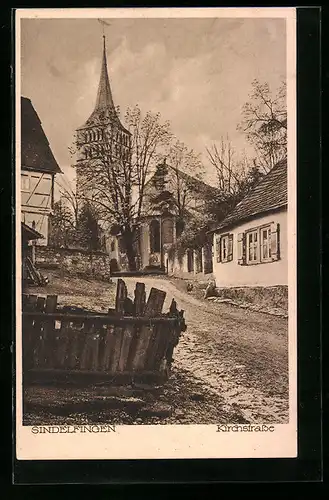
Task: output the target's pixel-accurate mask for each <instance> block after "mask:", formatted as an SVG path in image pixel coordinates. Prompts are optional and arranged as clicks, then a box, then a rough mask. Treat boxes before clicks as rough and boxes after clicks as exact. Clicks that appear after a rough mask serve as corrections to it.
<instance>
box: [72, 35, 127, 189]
mask: <svg viewBox="0 0 329 500" xmlns="http://www.w3.org/2000/svg"><path fill="white" fill-rule="evenodd" d="M76 136H77V150H78V151H77V165H76V168H77V190H79V189H80V188H81V185H82V184H83V182H82V178H83V165H84V163H85V162H87V161H88V162H89V161H90V160H92V161H93V160H96V161H97V160H99V161H101V160H102V158H106V161H110V162H113V163H115V162H118V163H119V162H120V163H121V162H129V161H131V133H130V132H129V131H128V130H127V129H126V128H125V127H124V126H123V125H122V123H121V122H120V119H119V116H118V113H117V111H116V109H115V106H114V102H113V97H112V91H111V86H110V80H109V75H108V69H107V60H106V45H105V36H103V57H102V66H101V74H100V79H99V85H98V92H97V97H96V103H95V108H94V110H93V112H92V113H91V115H90V117H89V118H88V120H87V121H86V122H85V124H84V125H82V126H81V127H79V128H78V129H77V130H76Z"/></svg>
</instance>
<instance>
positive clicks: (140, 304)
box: [134, 283, 146, 316]
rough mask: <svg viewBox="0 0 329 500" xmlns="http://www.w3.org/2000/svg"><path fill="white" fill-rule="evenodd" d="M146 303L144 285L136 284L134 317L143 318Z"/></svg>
mask: <svg viewBox="0 0 329 500" xmlns="http://www.w3.org/2000/svg"><path fill="white" fill-rule="evenodd" d="M145 303H146V292H145V283H136V287H135V299H134V309H135V316H143V314H144V309H145Z"/></svg>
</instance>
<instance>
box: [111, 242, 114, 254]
mask: <svg viewBox="0 0 329 500" xmlns="http://www.w3.org/2000/svg"><path fill="white" fill-rule="evenodd" d="M114 250H115V241H114V240H112V241H111V252H114Z"/></svg>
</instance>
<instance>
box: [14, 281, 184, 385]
mask: <svg viewBox="0 0 329 500" xmlns="http://www.w3.org/2000/svg"><path fill="white" fill-rule="evenodd" d="M134 294H135V297H134V300H132V299H130V298H129V297H128V295H127V287H126V284H125V282H124V281H123V280H121V279H119V280H118V284H117V293H116V304H115V308H114V309H109V310H108V313H107V314H95V313H91V312H86V311H84V310H80V309H77V308H73V307H72V308H68V307H66V308H65V307H64V308H62V309H59V308H58V307H57V296H56V295H48V296H47V297H38V296H36V295H23V304H22V307H23V322H22V326H23V374H24V383H29V382H36V381H46V380H47V381H53V380H58V379H64V380H66V381H67V382H73V381H75V380H79V381H81V378H87V379H88V380H90V381H96V380H97V381H99V380H101V379H103V380H104V381H106V382H110V383H114V384H121V383H131V382H132V381H135V382H136V381H138V382H145V383H158V382H159V381H165V380H166V379H167V378H168V376H169V374H170V367H171V363H172V355H173V350H174V348H175V346H176V345H177V343H178V341H179V337H180V334H181V332H182V331H185V330H186V325H185V321H184V311H178V310H177V306H176V302H175V300H173V301H172V303H171V306H170V309H169V311H168V312H167V313H166V314H165V313H162V308H163V304H164V301H165V297H166V293H165V292H163V291H162V290H158V289H156V288H152V289H151V291H150V293H149V297H148V300H147V301H146V293H145V284H144V283H137V284H136V288H135V292H134Z"/></svg>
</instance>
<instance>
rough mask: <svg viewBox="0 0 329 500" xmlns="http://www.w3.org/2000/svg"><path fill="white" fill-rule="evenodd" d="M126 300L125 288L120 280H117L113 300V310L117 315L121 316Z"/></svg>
mask: <svg viewBox="0 0 329 500" xmlns="http://www.w3.org/2000/svg"><path fill="white" fill-rule="evenodd" d="M126 298H127V287H126V284H125V282H124V281H123V280H122V279H120V278H119V279H118V283H117V294H116V298H115V310H116V312H117V313H121V314H123V312H124V305H125V300H126Z"/></svg>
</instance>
